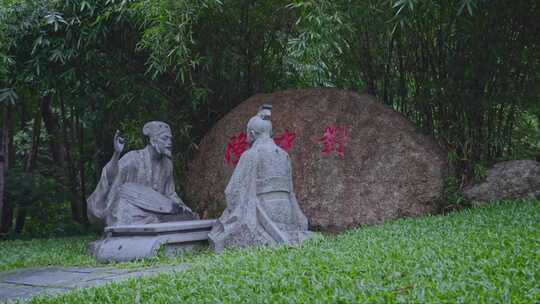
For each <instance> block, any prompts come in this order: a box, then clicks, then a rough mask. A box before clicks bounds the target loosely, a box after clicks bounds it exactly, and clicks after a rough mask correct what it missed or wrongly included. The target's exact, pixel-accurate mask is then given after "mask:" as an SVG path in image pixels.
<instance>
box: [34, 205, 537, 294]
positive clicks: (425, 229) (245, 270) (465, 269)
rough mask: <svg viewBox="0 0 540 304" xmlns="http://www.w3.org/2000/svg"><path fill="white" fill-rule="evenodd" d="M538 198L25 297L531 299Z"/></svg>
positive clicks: (534, 289)
mask: <svg viewBox="0 0 540 304" xmlns="http://www.w3.org/2000/svg"><path fill="white" fill-rule="evenodd" d="M539 222H540V203H539V202H538V201H528V202H527V201H522V202H513V203H503V204H494V205H489V206H484V207H482V208H477V209H469V210H467V211H464V212H459V213H453V214H450V215H448V216H438V217H426V218H421V219H408V220H400V221H394V222H391V223H387V224H384V225H382V226H372V227H367V228H362V229H358V230H355V231H350V232H348V233H345V234H342V235H340V236H337V237H321V238H318V239H314V240H311V241H308V242H307V243H305V244H304V245H303V246H302V247H301V248H291V247H280V248H274V249H268V248H266V249H249V250H231V251H227V252H225V253H224V254H221V255H206V256H198V257H196V258H194V259H193V260H191V262H190V263H191V267H190V268H188V269H187V270H186V271H183V272H177V273H168V274H160V275H158V276H156V277H145V278H137V279H130V280H129V281H127V282H123V283H120V284H113V285H109V286H106V287H99V288H93V289H84V290H79V291H76V292H72V293H70V294H67V295H61V296H58V297H50V296H48V297H42V298H38V299H33V300H32V301H31V303H100V302H107V303H132V302H140V303H216V302H217V303H534V302H535V301H537V300H538V298H540V290H539V289H538V282H539V280H540V259H538V248H537V243H538V242H537V240H538V239H539V238H540V229H539V227H538V223H539Z"/></svg>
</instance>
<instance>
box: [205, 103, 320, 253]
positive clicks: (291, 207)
mask: <svg viewBox="0 0 540 304" xmlns="http://www.w3.org/2000/svg"><path fill="white" fill-rule="evenodd" d="M270 109H271V106H263V107H262V109H261V110H260V111H259V113H258V114H257V116H255V117H253V118H251V119H250V120H249V123H248V125H247V134H248V141H249V144H250V148H249V149H248V150H247V151H246V152H244V154H242V156H241V157H240V161H239V162H238V165H237V167H236V169H235V170H234V173H233V175H232V177H231V179H230V181H229V184H228V185H227V188H226V190H225V198H226V201H227V208H226V210H225V212H224V213H223V214H222V216H221V217H220V218H219V219H218V220H217V221H216V223H215V224H214V226H213V227H212V231H211V232H210V234H209V235H208V238H209V241H210V245H211V246H212V247H213V248H214V250H216V251H218V252H219V251H222V250H223V249H224V248H227V247H247V246H254V245H277V244H291V245H294V244H299V243H301V242H303V241H304V240H305V239H307V238H308V237H309V235H310V232H309V231H308V221H307V218H306V216H305V215H304V213H303V212H302V210H301V209H300V207H299V205H298V202H297V201H296V196H295V194H294V190H293V183H292V172H291V171H292V168H291V161H290V159H289V155H288V154H287V152H285V151H284V150H283V149H281V148H280V147H278V146H277V145H276V144H275V143H274V140H273V139H272V137H271V134H272V123H271V122H270V120H269V118H270V114H271V113H270Z"/></svg>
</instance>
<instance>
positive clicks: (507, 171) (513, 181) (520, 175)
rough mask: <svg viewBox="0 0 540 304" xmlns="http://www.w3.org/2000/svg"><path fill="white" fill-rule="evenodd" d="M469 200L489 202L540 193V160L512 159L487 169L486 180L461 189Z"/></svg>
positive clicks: (532, 195)
mask: <svg viewBox="0 0 540 304" xmlns="http://www.w3.org/2000/svg"><path fill="white" fill-rule="evenodd" d="M463 194H464V196H465V198H467V199H468V200H471V201H478V202H490V201H496V200H502V199H517V198H528V197H535V196H537V195H540V162H537V161H534V160H513V161H506V162H501V163H498V164H496V165H495V166H493V167H492V168H491V169H489V170H488V171H487V176H486V180H485V181H484V182H482V183H480V184H476V185H470V186H468V187H466V188H465V189H464V191H463Z"/></svg>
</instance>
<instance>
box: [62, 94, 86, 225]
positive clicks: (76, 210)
mask: <svg viewBox="0 0 540 304" xmlns="http://www.w3.org/2000/svg"><path fill="white" fill-rule="evenodd" d="M60 116H61V120H62V136H63V141H62V143H63V150H64V152H65V159H66V166H65V167H64V168H65V176H67V177H68V181H67V183H68V185H69V190H70V192H71V199H70V203H71V215H72V218H73V220H75V221H77V222H79V223H82V204H81V202H79V191H78V189H77V176H76V174H75V165H74V162H73V157H72V153H71V142H70V140H69V138H70V136H69V130H68V125H69V124H68V119H67V117H66V107H65V104H64V98H63V97H60Z"/></svg>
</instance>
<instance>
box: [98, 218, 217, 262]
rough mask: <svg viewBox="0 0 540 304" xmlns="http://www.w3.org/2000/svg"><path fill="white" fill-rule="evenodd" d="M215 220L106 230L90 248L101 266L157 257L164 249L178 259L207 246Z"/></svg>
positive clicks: (117, 227)
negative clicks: (108, 262) (179, 256)
mask: <svg viewBox="0 0 540 304" xmlns="http://www.w3.org/2000/svg"><path fill="white" fill-rule="evenodd" d="M214 222H215V220H196V221H182V222H169V223H160V224H147V225H129V226H116V227H107V228H105V237H104V238H103V239H102V240H100V241H96V242H94V243H91V244H90V245H89V246H88V249H89V250H90V251H91V252H92V254H94V256H95V257H96V258H97V259H98V260H99V261H102V262H106V261H117V262H123V261H131V260H135V259H140V258H146V257H152V256H155V255H156V254H157V252H158V250H159V249H160V248H161V247H164V249H165V254H166V255H178V254H182V253H184V252H186V251H190V250H193V249H195V248H197V247H202V246H206V245H207V243H208V233H209V232H210V230H211V229H212V225H213V224H214Z"/></svg>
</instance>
